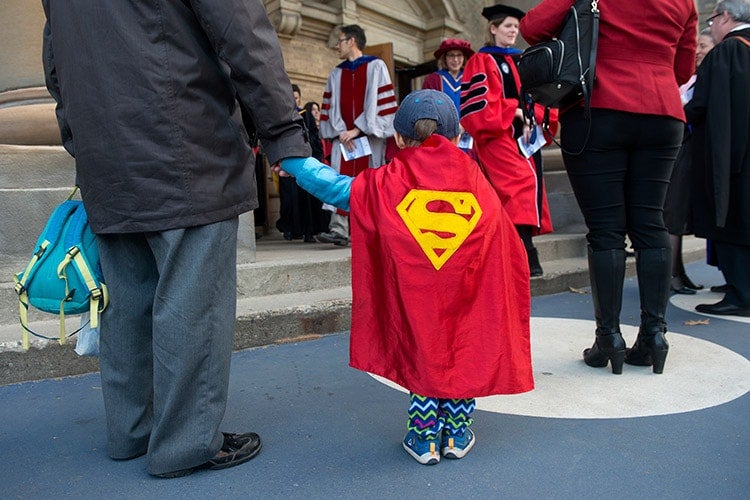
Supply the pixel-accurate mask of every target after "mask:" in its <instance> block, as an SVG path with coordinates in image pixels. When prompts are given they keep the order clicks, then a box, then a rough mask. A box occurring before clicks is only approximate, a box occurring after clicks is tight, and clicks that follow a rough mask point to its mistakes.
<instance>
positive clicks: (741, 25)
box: [729, 23, 750, 33]
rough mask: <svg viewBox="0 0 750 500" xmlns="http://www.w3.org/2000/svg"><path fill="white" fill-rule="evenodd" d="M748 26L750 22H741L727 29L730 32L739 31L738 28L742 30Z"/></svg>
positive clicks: (749, 26)
mask: <svg viewBox="0 0 750 500" xmlns="http://www.w3.org/2000/svg"><path fill="white" fill-rule="evenodd" d="M748 28H750V23H742V24H740V25H739V26H737V27H735V28H733V29H731V30H729V32H730V33H731V32H733V31H739V30H744V29H748Z"/></svg>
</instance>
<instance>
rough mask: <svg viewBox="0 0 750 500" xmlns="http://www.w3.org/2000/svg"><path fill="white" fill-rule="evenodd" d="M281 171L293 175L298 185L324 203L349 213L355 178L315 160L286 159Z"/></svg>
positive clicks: (283, 161) (282, 162) (282, 161)
mask: <svg viewBox="0 0 750 500" xmlns="http://www.w3.org/2000/svg"><path fill="white" fill-rule="evenodd" d="M281 169H282V170H283V171H284V172H286V173H288V174H289V175H293V176H294V177H295V178H296V179H297V184H299V185H300V187H301V188H302V189H304V190H305V191H307V192H308V193H310V194H312V195H313V196H315V197H316V198H317V199H319V200H320V201H322V202H323V203H328V204H329V205H333V206H334V207H338V208H340V209H342V210H346V211H347V212H348V211H349V194H350V193H351V189H352V181H353V180H354V178H353V177H349V176H348V175H341V174H339V173H338V172H336V171H335V170H334V169H332V168H331V167H329V166H328V165H326V164H325V163H321V162H319V161H318V160H316V159H315V158H312V157H310V158H285V159H283V160H281Z"/></svg>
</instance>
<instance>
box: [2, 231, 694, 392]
mask: <svg viewBox="0 0 750 500" xmlns="http://www.w3.org/2000/svg"><path fill="white" fill-rule="evenodd" d="M559 236H561V237H558V238H555V237H554V236H553V235H546V236H542V237H540V238H538V239H537V244H538V248H540V251H541V253H542V255H550V254H558V255H560V256H561V257H559V258H553V259H551V260H543V262H542V265H543V267H544V271H545V274H544V276H541V277H539V278H533V279H532V280H531V293H532V296H537V295H547V294H552V293H560V292H576V293H579V292H581V291H582V290H581V289H583V292H584V293H586V290H587V287H588V285H589V282H588V269H587V260H586V257H585V244H582V240H583V237H582V236H581V235H577V236H576V235H559ZM581 248H583V252H582V251H581ZM572 249H575V251H576V252H578V255H571V254H570V252H573V250H572ZM683 258H684V260H685V262H691V261H694V260H698V259H702V258H705V243H704V241H703V240H700V239H696V238H692V237H686V238H685V240H684V242H683ZM303 260H306V261H307V262H308V264H309V265H307V266H302V265H301V264H302V262H301V261H303ZM319 265H320V266H322V267H321V268H320V269H315V268H316V266H319ZM350 265H351V263H350V256H349V250H348V249H346V248H336V247H333V246H332V245H330V246H329V245H318V244H316V245H310V244H303V243H297V242H292V243H289V242H283V241H281V242H279V241H274V240H273V239H272V238H271V239H266V241H265V242H263V240H260V241H259V243H258V262H257V263H256V264H253V265H250V264H246V265H245V266H246V267H247V268H248V269H252V271H248V273H250V272H254V273H257V275H258V276H262V275H266V276H274V277H275V278H274V279H268V280H266V283H268V284H269V288H268V290H271V289H272V287H274V286H275V287H278V284H279V283H284V282H286V283H288V284H289V287H288V288H286V290H292V289H294V288H295V287H296V288H298V289H299V288H307V289H306V290H304V291H287V292H285V293H270V292H269V293H266V294H258V295H248V294H242V293H241V294H240V295H239V296H238V301H237V326H236V333H235V341H234V348H235V349H237V350H239V349H245V348H248V347H256V346H263V345H269V344H273V343H281V342H289V341H298V340H304V339H307V338H315V337H317V336H320V335H324V334H328V333H337V332H343V331H347V330H348V329H349V327H350V324H351V323H350V319H351V318H350V317H351V288H350V286H349V284H348V283H347V284H345V285H343V286H340V285H338V284H337V283H338V282H335V281H332V280H331V279H332V277H331V274H332V273H333V274H335V273H341V274H342V276H350V269H349V266H350ZM282 269H286V272H284V271H283V270H282ZM292 274H295V275H297V277H296V278H292V277H291V276H292ZM634 274H635V260H634V259H633V258H628V261H627V275H628V276H632V275H634ZM285 276H289V277H288V278H285ZM321 276H323V277H324V278H325V279H323V278H320V277H321ZM313 277H315V279H312V278H313ZM349 279H350V278H349ZM343 281H346V280H345V279H343ZM302 283H306V284H305V285H302ZM282 288H283V287H282ZM240 289H242V286H240ZM14 295H15V294H14ZM17 308H18V306H17V303H15V302H14V303H13V304H12V308H11V307H8V308H5V309H8V310H9V311H10V310H11V309H12V311H13V313H12V314H9V316H13V317H14V318H13V320H12V321H11V322H8V321H7V320H5V321H2V322H0V385H3V384H9V383H15V382H20V381H24V380H37V379H43V378H50V377H61V376H67V375H74V374H80V373H87V372H90V371H96V370H98V363H97V360H96V359H92V358H84V357H79V356H78V355H76V354H75V352H74V351H73V349H74V347H75V338H71V339H69V341H68V342H67V343H66V344H65V345H64V346H60V345H58V343H57V342H56V341H40V340H38V339H35V340H34V342H33V347H32V349H31V350H30V351H28V352H23V351H21V348H20V345H21V344H20V340H21V329H20V326H19V325H18V322H17ZM39 314H41V313H39ZM50 318H53V317H52V316H50V315H47V317H46V318H44V317H41V318H39V319H38V320H37V321H35V322H34V325H33V328H35V329H37V330H38V331H43V332H46V333H47V334H49V336H51V337H54V336H55V335H56V332H57V328H58V323H57V321H56V320H54V319H50ZM79 321H80V320H79V318H77V317H73V318H68V321H67V325H66V326H67V328H68V331H74V330H75V328H77V326H78V324H79Z"/></svg>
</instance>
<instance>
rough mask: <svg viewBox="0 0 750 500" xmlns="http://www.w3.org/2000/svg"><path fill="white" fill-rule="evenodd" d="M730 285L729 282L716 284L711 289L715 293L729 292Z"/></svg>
mask: <svg viewBox="0 0 750 500" xmlns="http://www.w3.org/2000/svg"><path fill="white" fill-rule="evenodd" d="M729 287H730V285H729V284H728V283H724V284H723V285H715V286H712V287H711V291H712V292H714V293H727V292H728V291H729Z"/></svg>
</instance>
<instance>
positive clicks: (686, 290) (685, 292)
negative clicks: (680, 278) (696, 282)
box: [669, 286, 697, 295]
mask: <svg viewBox="0 0 750 500" xmlns="http://www.w3.org/2000/svg"><path fill="white" fill-rule="evenodd" d="M669 289H670V290H671V291H672V293H676V294H679V295H695V294H696V293H697V292H696V291H695V290H694V289H692V288H688V287H686V286H683V287H680V288H675V287H673V286H670V287H669Z"/></svg>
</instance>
